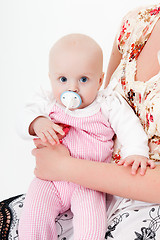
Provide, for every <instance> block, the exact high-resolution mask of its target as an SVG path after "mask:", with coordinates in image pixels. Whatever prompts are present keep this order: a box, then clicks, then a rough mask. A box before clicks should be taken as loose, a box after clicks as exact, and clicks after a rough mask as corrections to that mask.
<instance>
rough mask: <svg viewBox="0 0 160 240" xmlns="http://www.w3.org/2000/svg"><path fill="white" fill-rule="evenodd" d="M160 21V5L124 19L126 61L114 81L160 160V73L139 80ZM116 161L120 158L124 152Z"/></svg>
mask: <svg viewBox="0 0 160 240" xmlns="http://www.w3.org/2000/svg"><path fill="white" fill-rule="evenodd" d="M159 18H160V4H157V5H154V6H151V7H148V8H144V9H138V10H134V11H132V12H129V13H128V14H127V15H126V16H125V17H124V19H123V22H122V25H121V28H120V31H119V34H118V37H117V45H118V49H119V51H120V53H121V54H122V60H121V63H120V65H119V66H118V68H117V69H116V71H115V73H114V74H113V78H114V77H116V78H117V79H118V82H119V84H118V86H117V90H118V91H120V92H121V94H122V95H123V96H124V98H125V99H126V100H127V101H128V103H129V104H130V105H131V107H132V108H133V109H134V111H135V113H136V114H137V116H138V117H139V119H140V121H141V123H142V125H143V127H144V130H145V132H146V134H147V135H148V139H149V146H150V158H151V159H154V160H155V161H160V121H159V119H160V110H159V108H160V73H159V74H157V75H156V76H154V77H153V78H151V79H150V80H149V81H147V82H140V81H135V75H136V67H137V58H138V56H139V54H140V53H141V51H142V49H143V48H144V46H145V44H146V42H147V40H148V39H149V37H150V35H151V32H152V30H153V28H154V26H155V24H156V23H157V21H158V20H159ZM113 158H114V160H116V161H118V160H119V159H120V149H119V150H116V151H115V154H114V156H113Z"/></svg>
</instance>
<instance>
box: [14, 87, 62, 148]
mask: <svg viewBox="0 0 160 240" xmlns="http://www.w3.org/2000/svg"><path fill="white" fill-rule="evenodd" d="M54 103H55V101H54V99H53V96H52V93H51V92H45V91H42V90H41V91H40V92H39V93H36V94H35V95H34V97H32V99H31V100H30V101H29V102H28V103H27V104H25V106H24V107H23V108H22V110H21V111H20V112H19V115H18V116H17V132H18V134H19V135H20V136H21V137H22V138H24V139H33V136H37V137H39V138H40V139H41V140H42V141H43V142H47V141H48V142H50V143H51V144H55V142H56V143H59V140H58V137H60V138H61V137H62V136H64V135H65V132H64V131H63V130H62V129H63V128H64V127H65V126H63V125H61V124H58V125H57V124H54V123H53V122H52V121H51V119H50V118H49V113H50V112H51V110H52V107H53V105H54ZM57 135H60V136H57Z"/></svg>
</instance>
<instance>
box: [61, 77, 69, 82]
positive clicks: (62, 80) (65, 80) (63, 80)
mask: <svg viewBox="0 0 160 240" xmlns="http://www.w3.org/2000/svg"><path fill="white" fill-rule="evenodd" d="M59 80H60V82H67V78H66V77H60V78H59Z"/></svg>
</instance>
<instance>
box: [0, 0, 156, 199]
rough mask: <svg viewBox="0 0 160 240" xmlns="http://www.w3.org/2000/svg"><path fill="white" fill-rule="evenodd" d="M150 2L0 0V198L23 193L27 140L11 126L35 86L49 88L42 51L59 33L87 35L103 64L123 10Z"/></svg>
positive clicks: (29, 170)
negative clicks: (99, 49)
mask: <svg viewBox="0 0 160 240" xmlns="http://www.w3.org/2000/svg"><path fill="white" fill-rule="evenodd" d="M157 2H158V1H156V0H132V1H128V0H121V1H118V0H112V1H109V0H27V1H26V0H14V1H13V0H0V31H1V32H0V83H1V84H0V86H1V87H0V89H1V90H0V111H1V117H0V200H3V199H5V198H8V197H11V196H13V195H17V194H21V193H25V192H26V191H27V188H28V185H29V183H30V181H31V179H32V178H33V170H34V165H35V162H34V158H33V156H32V155H31V150H32V148H33V144H32V142H31V141H24V140H22V139H21V138H20V137H19V136H18V135H17V133H16V130H15V119H16V115H17V112H18V111H19V109H20V108H21V107H22V106H23V104H24V102H25V101H27V100H28V98H29V97H30V96H31V94H32V93H33V91H35V89H36V88H37V86H39V85H42V86H44V87H49V79H48V52H49V49H50V47H51V45H52V44H53V43H54V42H55V41H56V40H57V39H58V38H59V37H61V36H63V35H65V34H68V33H72V32H79V33H84V34H87V35H90V36H91V37H93V38H94V39H95V40H96V41H97V42H98V43H99V44H100V45H101V46H102V49H103V51H104V70H105V69H106V67H107V63H108V60H109V55H110V52H111V48H112V44H113V40H114V37H115V34H116V31H117V29H118V27H119V24H120V21H121V19H122V17H123V16H124V14H125V13H126V12H127V11H129V10H130V9H132V8H135V7H137V6H140V5H146V4H152V3H157Z"/></svg>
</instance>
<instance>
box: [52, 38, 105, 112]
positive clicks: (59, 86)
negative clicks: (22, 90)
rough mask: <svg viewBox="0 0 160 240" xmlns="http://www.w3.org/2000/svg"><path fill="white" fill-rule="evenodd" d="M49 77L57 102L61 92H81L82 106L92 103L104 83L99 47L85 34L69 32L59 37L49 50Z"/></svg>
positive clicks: (101, 55) (59, 99)
mask: <svg viewBox="0 0 160 240" xmlns="http://www.w3.org/2000/svg"><path fill="white" fill-rule="evenodd" d="M49 77H50V80H51V85H52V91H53V95H54V97H55V99H56V100H57V102H58V103H60V104H62V102H61V94H62V93H63V92H65V91H73V92H76V93H78V94H79V96H80V97H81V100H82V103H81V105H80V107H79V108H84V107H86V106H88V105H89V104H91V103H92V102H93V101H94V100H95V98H96V96H97V92H98V90H99V88H100V87H101V85H102V82H103V77H104V73H103V54H102V49H101V48H100V46H99V45H98V44H97V43H96V42H95V41H94V40H93V39H92V38H90V37H88V36H86V35H83V34H70V35H67V36H64V37H62V38H61V39H60V40H58V41H57V42H56V43H55V44H54V45H53V47H52V48H51V50H50V55H49Z"/></svg>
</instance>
